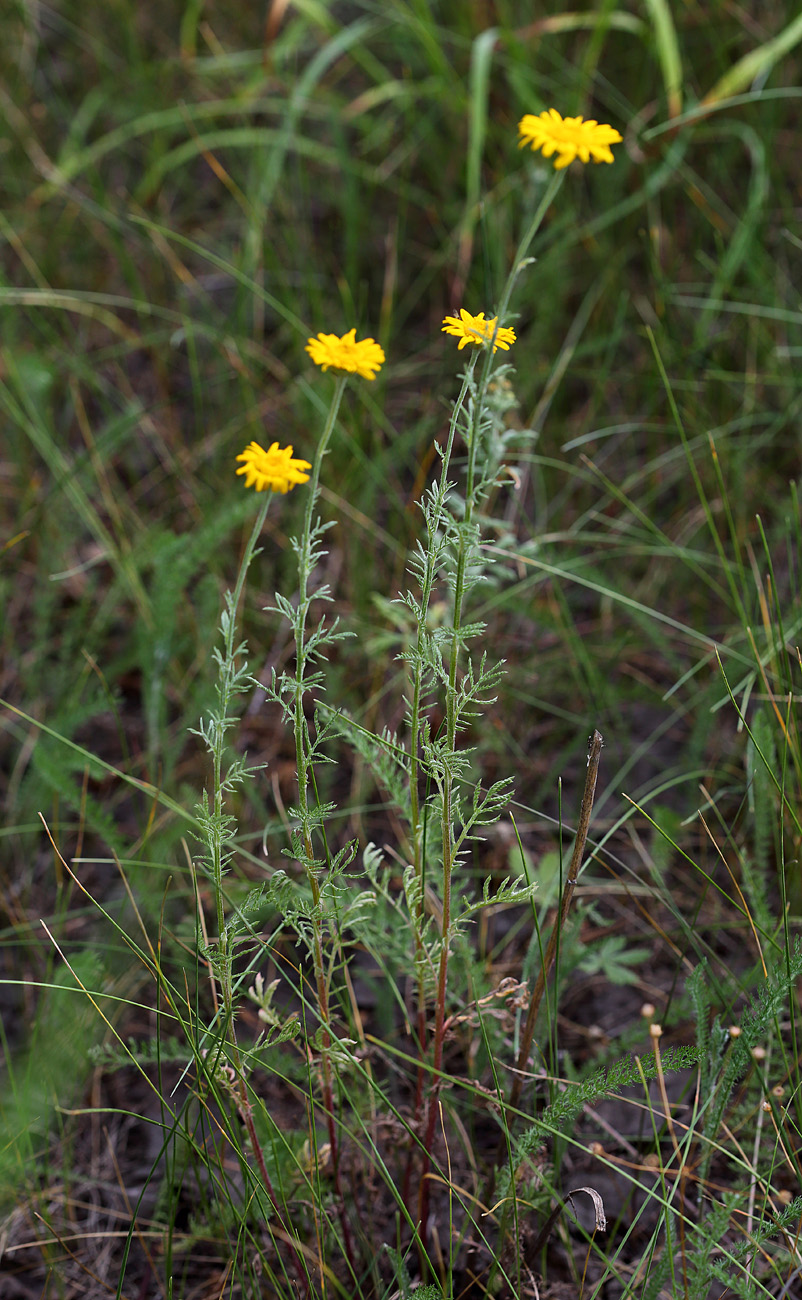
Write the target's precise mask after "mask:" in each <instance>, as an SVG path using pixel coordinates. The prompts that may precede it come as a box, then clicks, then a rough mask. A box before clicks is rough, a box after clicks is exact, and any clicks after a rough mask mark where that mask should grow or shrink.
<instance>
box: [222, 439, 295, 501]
mask: <svg viewBox="0 0 802 1300" xmlns="http://www.w3.org/2000/svg"><path fill="white" fill-rule="evenodd" d="M237 460H241V461H243V462H244V463H243V465H242V468H241V469H238V470H237V473H238V474H244V475H245V486H246V487H254V488H256V491H257V492H282V493H287V492H289V491H290V488H294V487H297V486H298V484H299V483H308V482H309V475H308V474H305V473H304V470H307V469H311V468H312V466H311V465H310V463H309V461H308V460H293V455H292V447H279V445H278V443H277V442H274V443H272V444H271V446H270V447H269V449H268V450H267V451H265V449H264V447H260V446H259V443H258V442H252V443H250V444H249V445H248V446H247V447H246V448H245V450H244V451H243V452H240V454H239V456H238V457H237Z"/></svg>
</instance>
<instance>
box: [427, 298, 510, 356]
mask: <svg viewBox="0 0 802 1300" xmlns="http://www.w3.org/2000/svg"><path fill="white" fill-rule="evenodd" d="M497 324H498V316H493V317H492V319H491V320H485V314H484V312H483V311H480V312H479V315H478V316H471V314H470V312H467V311H466V310H465V308H464V307H460V309H459V316H446V318H445V320H444V321H443V333H444V334H454V335H456V337H457V338H458V339H459V350H460V352H461V351H462V349H463V348H465V347H467V346H468V344H469V343H472V344H473V345H474V346H475V347H477V348H481V347H484V346H485V345H486V344H488V343H489V342H490V340H491V339H492V338H493V330H495V329H496V325H497ZM514 342H515V330H511V329H506V328H505V327H503V326H502V328H501V329H500V330H496V337H495V338H494V339H493V351H494V352H498V350H499V348H503V349H504V351H505V352H509V350H510V344H511V343H514Z"/></svg>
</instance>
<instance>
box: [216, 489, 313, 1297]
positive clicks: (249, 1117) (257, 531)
mask: <svg viewBox="0 0 802 1300" xmlns="http://www.w3.org/2000/svg"><path fill="white" fill-rule="evenodd" d="M271 495H272V494H271V493H269V492H268V493H267V494H266V496H265V499H264V501H263V502H262V504H261V505H260V507H259V513H258V514H257V516H256V519H255V521H254V525H253V528H252V529H251V535H250V537H249V538H248V542H247V544H246V546H245V550H244V552H243V555H242V560H241V562H240V567H239V573H238V574H237V581H236V584H235V586H234V591H233V594H230V599H229V600H228V602H227V615H228V618H227V622H226V626H225V632H224V637H223V654H222V668H221V673H220V678H221V681H220V687H219V693H218V700H219V707H218V709H217V714H216V718H215V725H214V730H213V734H212V736H211V751H212V768H213V775H212V782H213V789H214V820H213V830H212V832H211V835H210V839H209V850H210V857H211V871H212V884H213V888H214V896H215V908H216V912H217V935H218V940H217V942H218V951H219V954H220V966H219V972H220V992H221V995H222V1001H223V1022H224V1025H225V1033H226V1036H227V1038H228V1043H229V1048H230V1051H231V1062H232V1065H233V1068H234V1071H235V1073H236V1077H237V1084H238V1087H239V1101H238V1110H239V1113H240V1115H241V1117H242V1120H243V1122H244V1124H245V1128H246V1130H247V1132H248V1139H249V1141H250V1145H251V1150H252V1151H253V1154H254V1158H255V1159H256V1163H257V1166H258V1168H259V1174H260V1176H261V1179H262V1184H263V1186H264V1189H265V1192H266V1193H267V1197H268V1199H269V1201H270V1204H271V1206H272V1208H273V1213H274V1214H275V1216H276V1219H277V1221H278V1223H279V1225H280V1227H281V1231H282V1234H283V1235H284V1236H285V1237H286V1240H287V1243H288V1248H289V1252H290V1258H291V1259H292V1262H293V1267H294V1268H295V1270H296V1272H297V1274H298V1279H299V1281H300V1283H301V1286H302V1288H303V1289H304V1291H306V1290H307V1276H306V1273H305V1270H304V1267H303V1264H302V1263H301V1259H300V1256H299V1255H298V1252H297V1251H296V1250H295V1247H294V1246H293V1244H292V1238H291V1237H290V1235H289V1233H288V1232H287V1229H286V1228H285V1226H284V1222H283V1219H282V1217H281V1211H280V1209H279V1204H278V1199H277V1197H276V1193H275V1189H274V1187H273V1184H272V1181H271V1179H270V1175H269V1174H268V1172H267V1166H266V1165H265V1158H264V1152H263V1151H262V1146H261V1143H260V1141H259V1138H258V1135H257V1132H256V1127H255V1125H254V1122H253V1107H252V1106H251V1102H250V1097H249V1095H248V1085H247V1082H246V1079H245V1070H244V1068H243V1064H242V1057H241V1055H240V1050H239V1043H238V1042H237V1031H236V1026H235V1024H234V987H233V978H232V969H233V957H234V954H233V952H232V950H231V948H230V946H229V942H228V933H227V931H226V920H225V903H224V899H223V844H224V834H223V760H224V757H225V733H226V730H227V720H228V718H229V706H230V703H231V697H232V683H233V680H234V673H235V650H236V640H237V610H238V609H239V604H240V600H241V599H242V592H243V588H244V586H245V579H246V577H247V574H248V570H249V568H250V566H251V562H252V560H253V558H254V555H255V554H256V544H257V542H258V540H259V537H260V535H261V532H262V529H263V528H264V523H265V519H266V518H267V512H268V509H269V506H270V498H271Z"/></svg>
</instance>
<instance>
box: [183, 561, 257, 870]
mask: <svg viewBox="0 0 802 1300" xmlns="http://www.w3.org/2000/svg"><path fill="white" fill-rule="evenodd" d="M257 553H258V552H254V554H257ZM235 635H236V607H235V598H234V594H233V593H232V592H231V591H227V592H226V594H225V597H224V604H223V609H222V611H221V614H220V636H221V638H222V641H223V647H222V649H221V648H220V646H215V647H214V649H213V650H212V659H213V660H214V662H215V664H216V665H217V680H216V682H215V694H216V696H217V706H216V708H214V709H212V711H211V713H210V714H209V715H208V717H201V718H200V719H199V722H198V726H197V727H191V728H190V734H191V735H194V736H200V738H201V740H202V741H203V743H204V745H205V746H206V749H207V751H208V753H209V754H210V756H211V758H212V761H213V765H214V771H215V780H214V785H215V790H214V791H213V792H212V794H211V796H210V794H209V791H208V790H204V791H203V794H202V795H201V799H200V801H199V802H198V803H197V804H196V805H195V809H194V811H195V816H196V820H197V825H198V829H199V833H195V832H192V834H193V836H194V838H195V839H196V840H198V841H199V842H200V843H201V844H202V845H203V846H204V852H203V854H202V855H201V863H202V866H203V868H204V870H205V871H206V872H207V874H209V875H210V876H211V877H212V878H215V877H216V873H217V872H218V871H219V872H220V874H221V875H222V874H225V871H226V868H227V865H228V863H229V862H230V861H231V857H232V855H233V853H234V851H235V849H236V840H235V835H234V832H235V829H236V824H237V823H236V819H235V818H234V817H232V816H230V815H229V814H228V813H226V812H225V811H224V810H223V807H222V798H221V797H222V795H223V794H231V793H232V792H233V791H234V790H236V789H237V788H238V787H240V786H241V785H243V783H244V782H245V781H246V780H247V779H248V778H250V777H253V776H255V775H256V773H257V772H260V771H261V770H262V769H263V768H264V764H263V763H258V764H250V765H249V764H248V762H247V760H246V756H245V755H241V756H240V755H237V756H236V757H234V758H232V759H230V761H229V762H228V765H227V766H226V765H225V758H226V733H227V732H228V731H230V730H231V728H232V727H234V726H236V724H237V722H238V721H239V718H238V717H237V716H236V715H235V714H234V713H232V712H231V702H232V699H233V698H234V696H236V695H242V694H243V693H244V692H245V691H247V690H250V689H251V687H252V686H254V685H258V683H257V682H255V680H254V678H253V677H252V676H251V673H250V669H249V666H248V660H247V658H246V656H247V654H248V643H247V642H246V641H240V642H239V643H238V644H236V645H235V644H234V637H235Z"/></svg>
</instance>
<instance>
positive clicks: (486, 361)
mask: <svg viewBox="0 0 802 1300" xmlns="http://www.w3.org/2000/svg"><path fill="white" fill-rule="evenodd" d="M563 175H564V172H563V171H557V172H556V173H555V174H554V175H553V176H552V178H551V179H550V181H549V183H548V185H547V186H546V189H545V192H544V194H543V196H542V198H541V200H540V202H539V203H538V205H537V207H536V209H535V211H534V213H533V215H532V218H531V220H530V222H529V224H528V226H527V227H526V229H525V231H524V234H523V236H522V238H521V240H520V243H519V244H518V248H517V249H516V252H515V257H514V259H513V263H512V266H511V268H510V271H509V274H508V276H507V280H506V283H505V285H504V288H503V290H502V294H501V299H500V302H499V307H498V313H497V315H496V316H495V317H493V318H492V321H485V320H484V313H481V315H480V316H479V317H471V316H470V315H469V314H468V313H467V312H463V311H461V312H460V316H459V318H457V317H447V318H446V321H445V322H444V327H445V326H451V328H446V330H445V332H447V333H449V334H453V335H455V336H456V335H461V336H462V339H461V342H460V344H459V346H460V348H462V347H463V346H465V345H466V344H467V343H469V342H470V343H477V344H479V345H483V353H482V366H481V370H480V374H479V380H478V383H477V384H476V390H475V392H474V393H473V396H472V404H471V421H470V426H469V429H468V431H467V435H466V436H467V450H468V463H467V468H466V482H465V509H464V515H463V519H462V526H461V527H460V528H459V530H458V533H457V537H458V541H457V555H456V564H455V572H454V579H453V593H454V595H453V614H452V635H451V643H450V649H449V662H448V678H447V684H446V691H445V693H446V701H445V703H446V721H445V730H446V737H445V750H446V753H447V754H453V753H454V751H455V747H456V739H457V725H458V685H457V677H458V667H459V658H460V650H461V646H462V644H463V636H462V620H463V607H464V602H465V597H466V578H467V569H468V562H469V556H470V550H471V545H472V544H471V542H470V541H469V539H470V536H471V528H472V525H473V517H474V510H475V508H476V504H477V495H476V493H477V484H476V476H477V454H478V449H479V442H480V426H481V423H482V418H483V413H484V411H485V409H486V399H487V394H488V388H489V384H490V380H491V378H492V374H493V369H494V359H495V353H496V350H497V346H498V344H499V339H500V338H502V339H503V341H502V342H501V346H502V347H504V345H505V342H506V344H507V346H509V343H510V342H512V341H514V338H515V336H514V332H513V331H512V330H510V329H509V328H508V327H507V326H505V325H504V324H503V322H504V320H505V318H506V316H507V313H508V310H509V305H510V301H511V298H512V294H513V290H514V288H515V284H516V281H517V279H518V276H519V275H520V274H521V272H522V271H523V269H524V267H525V266H527V265H528V261H527V254H528V252H529V248H530V246H531V244H532V240H533V239H534V237H535V235H536V234H537V232H538V230H539V229H540V226H541V223H542V221H543V218H544V216H545V215H546V212H547V211H548V209H549V207H550V205H551V203H552V202H553V200H554V198H555V196H556V194H557V192H558V190H559V188H560V185H561V184H562V180H563ZM477 322H478V323H479V328H478V329H477V328H476V326H477ZM510 335H511V336H512V337H511V338H510ZM462 400H464V396H463V395H461V401H462ZM440 795H441V853H442V897H441V903H442V926H441V943H440V959H439V963H438V972H437V992H436V1002H435V1025H434V1043H433V1052H432V1069H433V1074H432V1084H431V1088H430V1090H429V1098H428V1109H427V1115H426V1123H425V1127H424V1136H423V1146H424V1156H423V1161H422V1170H421V1182H420V1191H419V1198H418V1222H419V1225H420V1226H419V1231H420V1239H421V1244H422V1247H423V1249H424V1250H425V1248H426V1244H427V1240H428V1220H429V1177H428V1174H429V1168H430V1165H431V1158H432V1150H433V1147H434V1138H435V1131H436V1126H437V1116H438V1100H439V1092H440V1077H441V1073H442V1066H443V1048H444V1044H445V1027H446V1015H445V1011H446V992H447V986H448V963H449V956H450V945H451V937H452V936H451V927H452V918H451V883H452V876H453V871H454V867H455V865H456V861H457V840H456V835H455V801H454V796H455V774H454V770H453V764H451V763H449V762H446V763H445V764H444V766H443V773H442V777H441V781H440Z"/></svg>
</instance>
